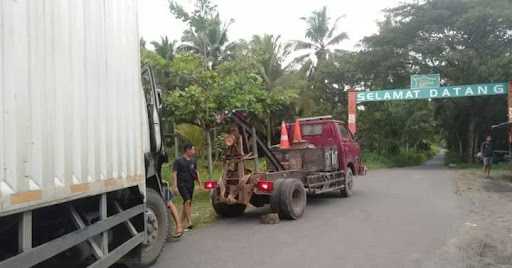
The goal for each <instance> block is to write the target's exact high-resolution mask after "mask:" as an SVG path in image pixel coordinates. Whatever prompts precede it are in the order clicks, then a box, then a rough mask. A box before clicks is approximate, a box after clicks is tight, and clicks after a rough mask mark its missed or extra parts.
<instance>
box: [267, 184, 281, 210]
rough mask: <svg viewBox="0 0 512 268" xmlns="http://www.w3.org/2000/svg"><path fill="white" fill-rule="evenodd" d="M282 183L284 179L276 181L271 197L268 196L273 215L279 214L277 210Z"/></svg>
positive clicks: (278, 208)
mask: <svg viewBox="0 0 512 268" xmlns="http://www.w3.org/2000/svg"><path fill="white" fill-rule="evenodd" d="M283 181H284V179H277V180H275V181H274V186H273V188H274V189H273V190H272V195H271V196H270V209H272V212H274V213H279V210H280V209H281V207H280V203H281V184H282V183H283Z"/></svg>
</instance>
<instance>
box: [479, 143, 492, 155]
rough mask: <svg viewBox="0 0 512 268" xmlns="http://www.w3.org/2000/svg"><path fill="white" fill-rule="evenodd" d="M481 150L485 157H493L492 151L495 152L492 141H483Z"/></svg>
mask: <svg viewBox="0 0 512 268" xmlns="http://www.w3.org/2000/svg"><path fill="white" fill-rule="evenodd" d="M481 152H482V156H483V157H492V153H493V148H492V143H490V142H487V141H484V142H483V143H482V148H481Z"/></svg>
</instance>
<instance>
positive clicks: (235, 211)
mask: <svg viewBox="0 0 512 268" xmlns="http://www.w3.org/2000/svg"><path fill="white" fill-rule="evenodd" d="M219 191H220V189H219V188H216V189H215V190H213V191H211V192H210V199H211V201H212V206H213V210H215V213H217V215H219V216H221V217H224V218H234V217H239V216H241V215H242V214H244V212H245V208H246V207H247V206H246V205H244V204H232V205H229V204H226V203H222V202H218V199H217V196H218V195H219Z"/></svg>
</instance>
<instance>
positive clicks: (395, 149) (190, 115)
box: [141, 0, 512, 222]
mask: <svg viewBox="0 0 512 268" xmlns="http://www.w3.org/2000/svg"><path fill="white" fill-rule="evenodd" d="M169 3H170V8H169V14H170V16H173V17H175V18H177V19H179V20H181V21H183V22H184V23H185V24H186V25H187V29H186V30H185V31H184V32H183V34H182V35H181V36H171V37H167V36H163V37H162V38H161V40H151V42H149V43H148V42H146V41H145V40H143V39H141V55H142V63H143V64H149V65H151V66H152V67H153V70H154V72H155V74H156V76H157V80H158V84H159V86H160V88H162V89H163V92H164V95H163V104H164V110H165V113H164V114H163V118H162V119H163V122H164V124H163V129H164V133H165V134H166V144H168V145H169V155H171V156H175V155H176V154H175V152H177V151H178V150H176V148H175V146H176V143H175V140H178V143H177V144H178V145H179V144H183V143H184V142H192V143H193V144H194V145H196V147H197V148H198V151H199V157H200V161H199V162H200V163H201V165H203V164H204V165H206V166H207V167H209V168H206V169H205V170H201V173H202V174H204V176H203V178H206V177H214V178H217V177H218V176H219V174H218V172H219V167H218V162H219V160H220V159H221V158H222V149H223V133H224V131H225V130H226V129H225V128H226V126H219V125H218V124H217V119H218V117H219V115H220V114H221V113H222V112H224V111H229V110H233V109H244V110H247V111H249V113H250V116H251V119H250V120H251V122H252V123H253V124H254V125H255V127H256V129H257V131H258V132H259V133H260V134H261V136H262V137H265V139H266V141H267V143H268V144H269V145H270V144H277V143H278V142H279V126H280V123H281V121H283V120H284V121H294V120H295V119H296V118H297V117H307V116H319V115H333V116H334V118H336V119H339V120H342V121H345V120H346V115H347V107H346V105H344V104H345V103H347V94H346V89H347V88H355V89H371V90H375V89H396V88H408V87H409V83H410V80H409V79H410V75H411V74H418V73H421V74H426V73H439V74H440V75H441V78H442V80H443V83H444V85H460V84H475V83H486V82H502V81H506V80H510V79H511V78H512V68H510V66H512V34H511V32H512V4H511V2H510V1H508V0H453V1H444V0H432V1H417V2H414V3H407V4H400V5H398V6H396V7H394V8H390V9H387V10H385V19H384V20H383V21H380V22H379V23H378V26H379V30H378V32H377V33H375V34H373V35H371V36H367V37H365V38H363V39H362V40H360V46H359V48H358V49H357V50H355V51H346V50H342V49H340V47H339V45H340V44H342V43H343V42H344V41H345V40H346V39H347V38H350V36H347V34H346V33H345V32H344V29H345V30H346V29H347V27H352V26H350V25H346V24H344V21H343V15H344V14H331V13H330V12H329V10H328V9H327V8H325V7H319V8H318V9H317V10H312V11H311V12H310V13H309V14H304V17H303V18H297V23H302V24H303V26H304V38H303V39H302V40H283V38H282V37H281V36H279V35H270V34H264V35H254V36H253V37H252V38H250V39H249V40H232V39H230V27H231V26H232V25H233V24H234V23H236V21H234V20H232V19H230V18H225V17H223V16H222V14H221V13H220V12H219V10H218V9H217V7H216V5H215V3H214V1H213V0H196V1H195V4H194V5H193V8H192V9H190V10H188V9H185V8H184V7H183V6H181V5H180V4H178V3H177V1H169ZM506 115H507V109H506V99H505V98H503V96H483V97H478V98H460V99H436V100H432V101H409V102H400V101H398V102H380V103H370V104H365V105H359V106H358V119H357V120H358V122H357V124H358V133H357V137H358V141H359V142H360V144H361V147H362V148H363V150H364V161H365V162H366V163H367V164H368V166H369V168H370V169H373V168H385V167H401V166H410V165H418V164H420V163H422V162H423V161H425V160H427V159H428V158H430V157H432V155H433V154H434V152H435V151H436V148H435V147H434V146H433V145H434V144H439V143H440V142H441V141H442V142H443V143H444V145H445V147H446V148H447V149H448V150H449V151H450V152H451V153H450V157H449V158H450V159H452V160H450V161H455V160H456V161H457V162H456V163H472V162H474V161H475V159H474V156H475V155H476V152H477V151H478V148H479V144H480V142H481V141H482V140H483V138H484V136H485V135H487V134H489V133H490V132H489V126H491V125H493V124H496V123H500V122H504V121H506ZM505 134H506V133H493V135H495V140H496V147H497V148H501V147H502V146H504V141H505V140H506V139H505ZM173 147H174V148H173ZM459 166H462V165H459ZM167 172H168V171H167ZM196 197H197V198H196V203H197V204H196V203H195V204H194V206H195V207H196V208H200V207H202V205H201V204H202V203H201V202H204V203H205V204H206V203H207V194H206V193H204V192H198V193H197V195H196ZM177 202H178V203H179V201H177ZM205 207H206V206H205ZM195 212H198V213H199V214H200V216H199V217H203V216H204V217H205V219H199V221H200V222H203V221H204V222H207V221H209V219H210V216H209V215H210V214H208V213H209V212H208V213H202V212H200V211H199V210H195Z"/></svg>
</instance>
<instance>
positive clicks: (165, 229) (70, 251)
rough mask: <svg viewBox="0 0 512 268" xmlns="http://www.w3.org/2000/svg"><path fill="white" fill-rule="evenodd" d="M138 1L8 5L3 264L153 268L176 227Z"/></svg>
mask: <svg viewBox="0 0 512 268" xmlns="http://www.w3.org/2000/svg"><path fill="white" fill-rule="evenodd" d="M137 4H138V3H137V0H47V1H43V0H0V267H17V268H21V267H34V266H35V267H72V266H74V267H82V266H83V267H85V266H90V267H108V266H110V265H112V264H114V263H116V262H124V263H128V264H133V265H138V266H147V265H150V264H151V263H153V262H154V261H155V260H156V259H157V258H158V256H159V254H160V252H161V250H162V248H163V246H164V244H165V241H166V238H167V234H168V233H169V226H170V221H169V215H168V210H167V208H166V204H165V201H164V190H165V187H166V186H165V184H164V182H163V181H162V180H161V166H162V164H163V163H164V162H166V155H165V152H164V148H163V144H162V138H161V137H162V135H161V130H160V125H159V124H160V123H159V122H160V119H159V110H160V108H161V105H160V103H159V100H160V97H159V92H158V90H157V89H156V87H155V83H154V81H153V78H152V75H151V71H150V69H145V68H143V69H142V70H141V67H140V57H139V35H138V17H137V8H138V6H137Z"/></svg>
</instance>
